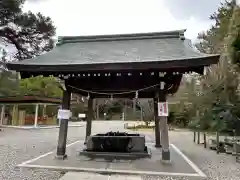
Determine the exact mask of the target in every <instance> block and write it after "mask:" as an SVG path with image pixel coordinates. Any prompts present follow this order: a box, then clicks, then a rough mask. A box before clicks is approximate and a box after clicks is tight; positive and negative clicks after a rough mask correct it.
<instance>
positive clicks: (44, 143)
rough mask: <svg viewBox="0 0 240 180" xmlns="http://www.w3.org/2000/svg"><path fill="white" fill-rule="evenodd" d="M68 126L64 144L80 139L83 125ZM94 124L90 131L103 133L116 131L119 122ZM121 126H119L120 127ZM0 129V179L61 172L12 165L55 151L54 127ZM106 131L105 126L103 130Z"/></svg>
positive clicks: (50, 179) (42, 178)
mask: <svg viewBox="0 0 240 180" xmlns="http://www.w3.org/2000/svg"><path fill="white" fill-rule="evenodd" d="M82 124H83V127H70V128H69V131H68V143H71V142H74V141H77V140H84V135H85V126H84V123H82ZM105 125H106V123H105V124H104V125H103V123H101V122H100V123H98V122H97V123H95V124H94V125H93V133H95V132H101V131H103V132H105V131H106V128H107V127H109V128H111V129H112V130H116V128H118V127H119V123H111V125H107V126H105ZM122 127H123V126H122ZM1 129H2V131H0V180H57V179H59V178H60V177H61V176H62V175H61V174H60V173H59V172H53V171H48V170H30V169H19V168H16V165H18V164H20V163H22V162H24V161H27V160H29V159H32V158H35V157H37V156H39V155H42V154H45V153H47V152H49V151H52V150H55V149H56V146H57V138H58V131H59V130H58V129H57V128H54V129H33V130H19V129H12V128H1ZM107 130H108V129H107Z"/></svg>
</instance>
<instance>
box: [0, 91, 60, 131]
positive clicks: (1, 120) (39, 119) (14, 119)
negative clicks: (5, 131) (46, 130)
mask: <svg viewBox="0 0 240 180" xmlns="http://www.w3.org/2000/svg"><path fill="white" fill-rule="evenodd" d="M60 104H61V99H59V98H49V97H39V96H8V97H0V105H1V106H2V108H1V116H0V125H10V126H24V125H33V127H35V128H37V127H38V125H39V124H40V123H42V124H43V125H57V121H56V119H54V118H53V117H47V116H46V112H45V108H46V106H49V105H60ZM8 105H11V106H12V110H11V113H10V114H11V118H10V119H9V118H5V113H6V112H5V111H6V106H8ZM21 105H34V106H35V114H34V115H33V116H32V115H30V116H29V115H28V116H27V114H26V112H25V111H23V110H19V106H21ZM40 106H42V107H44V108H43V112H42V114H41V115H40V113H39V107H40ZM9 121H10V122H9Z"/></svg>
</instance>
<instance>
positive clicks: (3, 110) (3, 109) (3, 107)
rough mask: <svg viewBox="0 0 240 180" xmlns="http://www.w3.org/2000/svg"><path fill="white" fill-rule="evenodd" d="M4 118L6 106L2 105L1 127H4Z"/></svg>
mask: <svg viewBox="0 0 240 180" xmlns="http://www.w3.org/2000/svg"><path fill="white" fill-rule="evenodd" d="M4 118H5V105H2V109H1V119H0V125H3V120H4Z"/></svg>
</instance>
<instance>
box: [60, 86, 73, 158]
mask: <svg viewBox="0 0 240 180" xmlns="http://www.w3.org/2000/svg"><path fill="white" fill-rule="evenodd" d="M70 101H71V93H70V92H68V91H66V90H65V91H63V98H62V110H69V109H70ZM68 120H69V118H68V119H59V121H60V128H59V135H58V146H57V158H59V159H65V158H66V157H67V155H66V145H67V132H68Z"/></svg>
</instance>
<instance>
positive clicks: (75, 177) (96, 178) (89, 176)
mask: <svg viewBox="0 0 240 180" xmlns="http://www.w3.org/2000/svg"><path fill="white" fill-rule="evenodd" d="M60 180H142V178H141V177H140V176H129V175H111V176H109V175H101V174H96V173H86V172H68V173H66V174H65V175H64V176H63V177H62V178H61V179H60Z"/></svg>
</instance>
